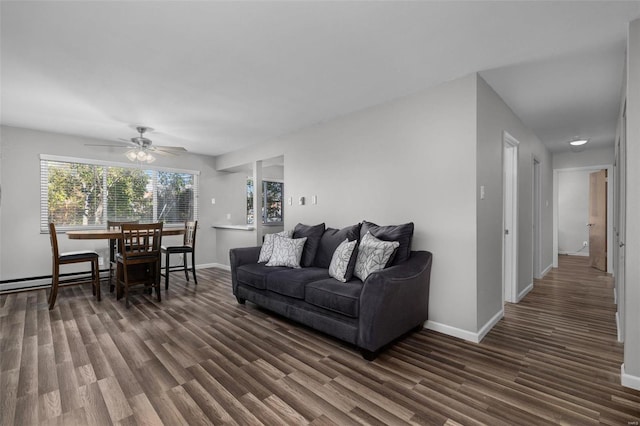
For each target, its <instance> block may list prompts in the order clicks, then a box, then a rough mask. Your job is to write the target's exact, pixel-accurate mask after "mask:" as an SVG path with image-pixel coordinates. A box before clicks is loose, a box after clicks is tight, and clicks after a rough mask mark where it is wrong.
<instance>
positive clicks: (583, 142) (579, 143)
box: [569, 139, 589, 146]
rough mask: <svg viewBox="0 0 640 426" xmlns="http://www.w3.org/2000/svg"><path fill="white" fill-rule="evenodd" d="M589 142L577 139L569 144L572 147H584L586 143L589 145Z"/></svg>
mask: <svg viewBox="0 0 640 426" xmlns="http://www.w3.org/2000/svg"><path fill="white" fill-rule="evenodd" d="M588 141H589V140H588V139H577V140H575V141H571V142H569V144H570V145H573V146H580V145H584V144H585V143H587V142H588Z"/></svg>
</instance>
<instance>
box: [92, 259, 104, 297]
mask: <svg viewBox="0 0 640 426" xmlns="http://www.w3.org/2000/svg"><path fill="white" fill-rule="evenodd" d="M91 276H92V277H93V286H94V288H95V290H96V293H97V296H98V297H97V298H98V302H99V301H101V300H102V295H101V294H100V265H99V264H98V259H94V260H93V262H91Z"/></svg>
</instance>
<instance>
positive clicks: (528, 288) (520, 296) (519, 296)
mask: <svg viewBox="0 0 640 426" xmlns="http://www.w3.org/2000/svg"><path fill="white" fill-rule="evenodd" d="M531 290H533V283H531V284H529V285H528V286H526V287H525V288H524V290H522V291H521V292H520V293H518V296H517V297H516V303H518V302H520V301H521V300H522V299H524V297H525V296H526V295H527V294H529V292H530V291H531Z"/></svg>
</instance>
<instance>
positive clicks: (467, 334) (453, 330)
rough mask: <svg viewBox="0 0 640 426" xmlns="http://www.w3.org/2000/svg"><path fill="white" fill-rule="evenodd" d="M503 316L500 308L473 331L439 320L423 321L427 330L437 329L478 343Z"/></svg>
mask: <svg viewBox="0 0 640 426" xmlns="http://www.w3.org/2000/svg"><path fill="white" fill-rule="evenodd" d="M503 316H504V310H500V312H498V313H497V314H495V315H494V316H493V318H491V319H490V320H489V321H488V322H487V323H486V324H485V325H484V326H483V327H482V328H481V329H480V331H479V332H477V333H474V332H471V331H468V330H463V329H461V328H457V327H452V326H450V325H446V324H441V323H439V322H435V321H431V320H428V321H427V322H426V323H425V328H426V329H428V330H433V331H437V332H439V333H442V334H446V335H448V336H453V337H457V338H459V339H462V340H466V341H468V342H473V343H480V341H481V340H482V339H484V336H486V335H487V333H488V332H489V331H491V329H492V328H493V326H494V325H496V324H497V323H498V321H500V320H501V319H502V317H503Z"/></svg>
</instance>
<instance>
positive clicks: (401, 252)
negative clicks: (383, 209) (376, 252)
mask: <svg viewBox="0 0 640 426" xmlns="http://www.w3.org/2000/svg"><path fill="white" fill-rule="evenodd" d="M413 228H414V226H413V222H409V223H403V224H402V225H388V226H380V225H376V224H375V223H372V222H367V221H366V220H365V221H363V222H362V227H361V228H360V238H362V237H363V236H364V235H365V234H366V233H367V232H371V235H373V236H374V237H376V238H378V239H380V240H383V241H397V242H398V243H399V244H400V245H399V246H398V250H397V251H396V253H395V255H393V256H392V257H391V258H390V259H389V264H388V265H387V266H392V265H398V264H399V263H402V262H405V261H407V260H409V257H410V256H411V240H413Z"/></svg>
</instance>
